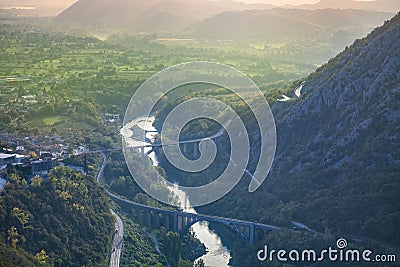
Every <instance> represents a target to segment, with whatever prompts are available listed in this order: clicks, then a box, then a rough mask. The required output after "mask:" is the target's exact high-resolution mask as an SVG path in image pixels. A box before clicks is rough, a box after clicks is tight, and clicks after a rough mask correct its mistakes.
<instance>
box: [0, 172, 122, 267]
mask: <svg viewBox="0 0 400 267" xmlns="http://www.w3.org/2000/svg"><path fill="white" fill-rule="evenodd" d="M8 181H9V182H8V183H7V184H6V186H5V189H4V191H2V192H1V195H0V227H1V233H2V235H1V242H0V243H1V244H0V246H1V247H2V249H1V253H2V254H4V253H6V254H7V256H6V257H3V256H4V255H3V256H2V257H0V258H1V260H0V262H1V264H0V265H1V266H33V265H40V264H45V265H53V266H93V265H96V266H107V264H108V253H109V249H110V247H111V237H112V233H113V220H114V219H113V217H112V215H111V213H110V210H109V203H108V200H109V199H108V196H107V195H106V194H105V192H104V190H103V189H102V188H101V187H100V186H99V185H98V184H97V183H96V181H95V179H94V178H93V177H85V176H84V175H82V174H81V173H77V172H74V171H72V170H70V169H69V168H65V167H58V168H56V169H53V170H52V171H51V173H50V175H49V178H48V179H46V180H43V179H41V178H40V177H35V178H34V179H33V180H32V182H31V184H29V185H27V183H26V180H25V179H24V178H23V177H20V176H18V175H17V174H15V173H12V174H10V175H9V177H8Z"/></svg>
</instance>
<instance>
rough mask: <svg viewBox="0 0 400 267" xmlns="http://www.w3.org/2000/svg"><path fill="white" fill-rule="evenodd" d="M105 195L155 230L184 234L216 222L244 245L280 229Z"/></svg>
mask: <svg viewBox="0 0 400 267" xmlns="http://www.w3.org/2000/svg"><path fill="white" fill-rule="evenodd" d="M107 193H108V195H110V197H111V198H113V199H114V200H116V201H119V202H123V203H125V204H129V206H130V208H131V212H132V213H134V214H135V215H136V216H137V217H138V218H139V219H140V220H141V221H142V222H143V223H144V224H145V225H146V226H149V227H155V228H159V227H161V226H163V227H165V228H166V229H168V230H172V231H174V232H177V233H181V234H183V233H185V232H186V231H187V230H188V229H189V228H190V226H192V225H193V224H195V223H197V222H200V221H207V222H217V223H220V224H223V225H226V226H227V227H229V228H230V229H231V230H233V232H235V233H236V234H237V235H239V236H240V237H241V238H242V239H243V240H244V242H246V244H253V243H254V242H256V241H257V240H259V238H261V237H262V236H264V235H266V234H267V233H268V232H270V231H276V230H280V229H281V228H280V227H277V226H273V225H268V224H262V223H256V222H249V221H242V220H236V219H231V218H224V217H218V216H210V215H203V214H195V213H189V212H184V211H176V210H165V209H161V208H155V207H151V206H146V205H143V204H139V203H136V202H133V201H130V200H126V199H124V198H121V197H119V196H117V195H114V194H112V193H110V192H108V191H107ZM261 235H262V236H261Z"/></svg>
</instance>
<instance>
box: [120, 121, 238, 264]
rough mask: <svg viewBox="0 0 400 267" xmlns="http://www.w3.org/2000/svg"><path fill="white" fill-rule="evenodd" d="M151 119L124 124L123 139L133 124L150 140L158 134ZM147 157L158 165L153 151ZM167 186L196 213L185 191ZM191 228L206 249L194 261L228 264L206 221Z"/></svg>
mask: <svg viewBox="0 0 400 267" xmlns="http://www.w3.org/2000/svg"><path fill="white" fill-rule="evenodd" d="M153 121H154V117H152V118H150V119H149V120H147V122H146V120H145V119H138V120H135V121H133V122H132V123H128V124H127V126H128V127H126V126H125V127H124V129H122V131H121V133H122V134H123V135H124V137H125V140H129V139H128V138H129V137H131V136H132V134H133V132H132V131H131V130H130V129H129V127H133V125H136V126H138V127H140V128H141V129H143V130H146V131H151V132H147V134H146V137H147V138H149V139H150V140H153V139H154V136H155V135H156V134H158V133H157V130H156V129H155V128H154V127H153V125H152V122H153ZM129 143H130V144H131V145H133V144H137V143H138V141H135V140H132V139H130V142H129ZM150 149H151V148H146V149H145V152H148V151H149V150H150ZM149 157H150V158H151V160H152V161H153V165H155V166H156V165H158V160H157V156H156V155H155V153H154V152H152V153H150V154H149ZM168 188H169V190H171V191H172V192H174V194H175V195H176V196H177V197H178V198H179V201H180V203H181V208H182V209H183V210H184V211H186V212H191V213H197V212H196V210H195V209H194V208H193V207H191V205H190V201H188V199H187V196H186V193H185V192H184V191H182V190H179V189H178V186H177V185H174V186H173V187H168ZM191 228H192V231H193V233H194V234H195V236H196V237H197V239H199V240H200V242H201V243H203V244H204V245H205V247H206V249H207V253H206V254H205V255H203V256H201V257H199V258H197V259H196V261H198V260H200V259H202V260H203V261H204V263H205V264H206V266H210V267H225V266H230V265H229V260H230V258H231V252H230V251H229V249H228V248H227V247H226V246H224V245H223V244H222V241H221V238H220V237H219V236H218V234H217V233H216V232H214V231H213V230H211V229H210V228H209V226H208V222H198V223H195V224H194V225H193V226H192V227H191Z"/></svg>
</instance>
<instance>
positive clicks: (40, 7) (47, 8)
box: [0, 0, 76, 16]
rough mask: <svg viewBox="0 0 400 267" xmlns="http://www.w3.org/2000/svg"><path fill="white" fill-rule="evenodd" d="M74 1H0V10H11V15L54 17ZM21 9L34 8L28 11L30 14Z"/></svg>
mask: <svg viewBox="0 0 400 267" xmlns="http://www.w3.org/2000/svg"><path fill="white" fill-rule="evenodd" d="M74 2H76V0H62V1H60V0H7V1H0V10H1V9H5V10H8V11H10V9H11V8H13V7H14V8H18V9H13V11H14V12H12V13H13V14H17V15H18V14H20V15H21V16H22V15H25V16H26V15H30V16H32V15H34V16H56V15H57V14H59V13H60V12H62V11H63V10H64V9H66V8H68V7H69V6H71V5H72V4H73V3H74ZM23 8H34V9H28V10H29V11H30V12H23Z"/></svg>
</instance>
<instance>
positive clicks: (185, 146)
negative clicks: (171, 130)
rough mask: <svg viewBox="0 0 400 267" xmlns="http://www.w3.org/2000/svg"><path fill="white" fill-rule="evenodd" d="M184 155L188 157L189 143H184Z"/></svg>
mask: <svg viewBox="0 0 400 267" xmlns="http://www.w3.org/2000/svg"><path fill="white" fill-rule="evenodd" d="M183 154H184V155H185V156H187V155H188V151H187V143H184V144H183Z"/></svg>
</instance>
